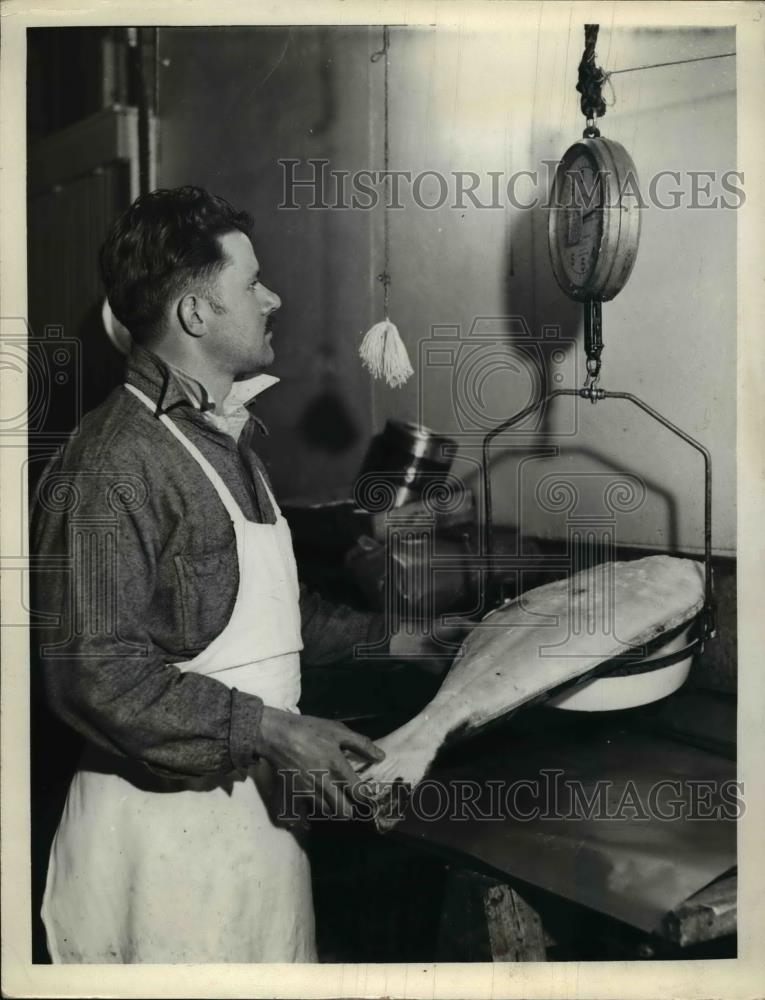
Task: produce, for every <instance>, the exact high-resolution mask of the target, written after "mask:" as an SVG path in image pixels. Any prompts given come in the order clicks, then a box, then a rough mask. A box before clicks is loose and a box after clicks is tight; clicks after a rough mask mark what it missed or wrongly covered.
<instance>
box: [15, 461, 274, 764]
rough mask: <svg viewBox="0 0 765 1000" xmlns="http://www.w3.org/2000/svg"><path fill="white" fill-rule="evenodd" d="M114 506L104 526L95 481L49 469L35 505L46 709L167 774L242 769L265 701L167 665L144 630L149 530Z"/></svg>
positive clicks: (138, 513) (145, 520)
mask: <svg viewBox="0 0 765 1000" xmlns="http://www.w3.org/2000/svg"><path fill="white" fill-rule="evenodd" d="M48 477H50V478H48ZM62 484H63V485H62ZM64 487H65V488H64ZM107 492H108V491H107ZM71 497H76V505H73V504H72V503H71V502H69V500H70V498H71ZM110 504H111V506H110V510H111V511H112V515H111V516H110V517H108V518H104V483H103V477H102V476H100V475H94V474H93V473H90V474H87V473H86V474H83V473H66V474H63V473H61V471H60V468H59V469H58V470H55V467H54V471H53V474H52V475H51V468H50V467H49V469H48V470H46V473H45V474H44V475H43V479H42V480H41V484H40V487H39V488H38V491H37V494H36V498H35V502H34V505H33V508H32V516H31V545H32V551H33V553H34V555H35V560H36V563H35V565H36V567H37V571H36V572H35V574H34V578H35V580H34V587H33V595H34V597H33V610H34V612H35V614H36V616H37V617H38V618H39V619H40V620H41V621H42V624H41V625H40V626H38V627H37V628H36V629H35V632H34V633H33V636H34V638H33V643H34V645H33V664H36V665H37V666H36V667H35V669H38V670H40V671H41V672H42V681H43V688H44V690H45V693H46V695H47V698H48V701H49V703H50V705H51V707H52V709H53V711H54V712H55V713H56V714H57V715H58V716H59V717H60V718H61V719H63V720H64V722H66V723H68V724H69V725H70V726H72V727H73V728H74V729H75V730H76V731H77V732H79V733H80V734H81V735H82V736H84V737H85V738H86V739H88V740H90V741H91V742H93V743H95V744H96V745H97V746H99V747H101V748H102V749H105V750H107V751H109V752H111V753H115V754H118V755H121V756H126V757H131V758H135V759H137V760H139V761H142V762H143V763H144V764H145V765H147V766H148V767H150V768H151V769H153V770H156V771H159V772H160V773H163V774H165V775H167V776H176V777H179V778H182V777H187V776H198V775H209V774H216V773H226V772H229V771H231V770H232V769H235V768H240V767H246V766H247V765H248V764H250V763H251V762H252V761H253V759H254V756H255V754H254V749H253V748H254V745H255V744H256V741H257V736H258V728H259V723H260V717H261V714H262V710H263V703H262V702H261V700H260V699H259V698H256V697H254V696H252V695H249V694H245V693H242V692H239V691H236V690H232V689H231V688H229V687H227V686H226V685H225V684H223V683H221V682H220V681H218V680H216V679H214V678H212V677H206V676H204V675H202V674H198V673H193V672H182V671H181V670H180V669H179V668H178V667H176V666H173V665H169V664H167V663H166V662H165V658H164V656H163V651H162V650H161V649H159V648H158V647H157V646H156V645H155V644H154V643H153V642H152V639H151V636H150V635H149V634H148V631H147V626H146V621H147V618H148V615H147V609H148V607H149V606H150V603H151V602H152V601H153V600H154V590H155V582H156V552H157V547H158V542H157V539H156V538H154V537H152V528H153V524H154V521H153V519H152V517H151V514H150V512H147V511H146V510H143V509H142V510H135V509H131V504H130V502H129V500H126V499H125V497H124V496H122V498H120V495H119V492H118V491H117V492H114V491H113V495H112V496H111V500H110ZM75 506H76V510H75ZM133 506H135V505H133ZM35 654H36V655H35Z"/></svg>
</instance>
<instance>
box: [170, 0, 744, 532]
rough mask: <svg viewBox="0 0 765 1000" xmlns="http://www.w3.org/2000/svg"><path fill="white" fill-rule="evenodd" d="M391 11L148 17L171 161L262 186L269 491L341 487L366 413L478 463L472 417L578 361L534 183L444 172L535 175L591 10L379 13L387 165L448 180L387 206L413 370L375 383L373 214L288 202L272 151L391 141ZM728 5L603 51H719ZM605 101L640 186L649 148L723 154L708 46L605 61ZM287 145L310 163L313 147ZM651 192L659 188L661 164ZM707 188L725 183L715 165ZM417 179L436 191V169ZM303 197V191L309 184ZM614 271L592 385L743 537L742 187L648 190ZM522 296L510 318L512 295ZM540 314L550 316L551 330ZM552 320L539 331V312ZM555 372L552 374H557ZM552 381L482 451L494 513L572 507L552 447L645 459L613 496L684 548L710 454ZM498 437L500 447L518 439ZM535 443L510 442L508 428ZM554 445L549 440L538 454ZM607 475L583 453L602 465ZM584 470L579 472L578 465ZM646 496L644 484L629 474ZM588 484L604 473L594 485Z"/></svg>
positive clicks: (574, 466) (245, 196) (657, 161)
mask: <svg viewBox="0 0 765 1000" xmlns="http://www.w3.org/2000/svg"><path fill="white" fill-rule="evenodd" d="M380 44H381V31H380V30H379V29H368V28H364V27H362V28H342V29H314V28H301V29H293V30H292V31H291V32H290V31H288V30H287V29H279V28H275V29H266V30H264V29H235V30H231V31H229V30H227V29H215V30H210V29H163V30H162V32H161V36H160V50H161V51H160V62H161V64H162V62H163V61H165V60H167V61H168V64H167V65H163V66H162V69H161V73H162V75H161V80H160V91H159V94H160V116H161V127H162V132H161V136H162V138H161V154H160V155H161V160H160V178H161V181H162V183H163V184H167V185H172V184H177V183H184V182H192V181H193V182H195V183H200V184H203V185H206V186H209V187H211V188H212V189H214V190H216V191H218V192H219V193H221V194H224V195H225V196H227V197H229V198H230V199H231V200H232V201H234V202H236V203H241V204H244V205H247V206H249V207H251V208H253V209H254V211H255V214H256V216H257V218H258V223H259V233H260V234H262V236H261V237H260V239H259V241H258V244H257V246H256V250H257V251H258V252H259V255H260V256H261V260H262V263H263V265H264V272H265V275H266V280H268V279H271V283H272V284H273V287H275V288H276V289H277V290H278V291H279V293H280V294H281V295H282V297H283V299H284V302H285V305H284V308H283V311H282V313H283V314H282V317H281V319H280V322H279V326H278V330H277V344H278V347H279V360H278V363H277V368H276V369H275V370H276V371H277V374H282V375H284V377H285V384H284V385H283V386H281V387H280V388H279V389H278V390H274V392H273V394H272V395H270V396H267V397H264V402H263V411H264V414H265V415H266V417H267V418H268V419H270V421H271V423H272V424H273V426H274V427H278V431H279V433H278V435H275V437H274V438H273V439H272V440H271V441H267V442H265V443H264V454H265V457H266V460H267V461H268V462H269V464H270V466H271V470H272V473H273V475H274V478H275V481H276V484H277V488H278V489H279V490H280V492H281V495H282V496H287V495H292V496H295V495H304V496H309V497H311V498H313V499H316V500H318V499H326V498H330V497H342V496H346V495H348V494H349V492H350V490H351V488H352V483H353V480H354V476H355V473H356V472H357V470H358V467H359V465H360V462H361V458H362V457H363V453H364V450H365V446H366V442H367V440H368V437H369V435H370V434H371V433H373V432H374V431H377V430H379V429H381V427H382V426H383V424H384V422H385V419H386V418H389V417H394V418H399V419H419V420H421V421H422V422H424V423H426V424H428V425H429V426H432V427H434V428H436V429H438V430H439V431H442V432H450V433H452V434H453V435H454V436H456V437H457V438H458V439H459V442H460V457H459V459H458V462H457V465H456V468H457V471H459V472H460V474H462V475H463V476H464V477H465V478H466V479H468V480H469V481H471V482H474V480H475V471H476V464H475V463H476V457H477V455H478V451H479V449H478V444H479V442H480V436H481V434H482V433H483V431H484V430H485V428H486V427H487V426H489V425H490V424H491V423H492V422H494V421H499V420H501V419H503V418H505V417H506V416H508V415H509V414H510V413H511V412H514V411H515V410H517V409H519V408H521V407H522V406H523V405H525V404H526V403H527V402H528V401H529V400H530V399H532V398H534V396H535V395H536V394H539V393H540V392H541V391H542V390H543V388H544V387H545V385H547V384H549V385H553V384H562V385H566V386H576V385H579V384H581V381H582V378H583V374H584V359H583V354H582V350H581V319H580V308H579V307H578V306H576V305H575V304H573V303H571V302H569V301H568V300H567V299H566V298H565V297H564V296H563V295H562V293H560V291H559V290H558V288H557V286H556V285H555V283H554V279H553V278H552V274H551V271H550V266H549V260H548V251H547V237H546V225H547V217H546V212H545V211H544V209H543V208H541V207H537V208H534V209H524V208H520V207H513V206H511V205H508V203H507V200H506V199H505V198H504V197H501V199H500V204H499V205H498V207H485V208H481V207H476V206H475V205H473V204H471V202H470V199H469V198H463V199H462V200H463V202H464V204H463V206H462V207H457V208H454V207H451V204H452V203H453V202H454V200H455V199H454V195H455V193H456V192H455V181H454V180H453V177H452V175H453V172H455V171H472V172H474V173H475V174H477V175H478V177H479V179H480V185H479V187H478V188H477V191H476V193H477V195H478V197H479V200H480V201H481V202H482V203H483V204H487V203H490V202H491V188H490V185H491V177H490V172H492V171H494V172H503V174H504V176H505V179H507V177H508V176H510V175H511V174H512V173H513V172H514V171H519V170H532V171H533V170H537V169H539V170H540V171H541V174H540V182H539V185H538V187H537V188H536V189H533V188H532V184H531V183H530V182H529V181H528V180H527V179H526V180H523V181H522V182H521V183H519V185H518V187H517V190H516V193H517V195H518V197H519V198H522V199H526V198H529V197H530V196H531V195H532V194H534V193H536V194H538V195H541V196H542V198H544V195H546V189H547V179H546V174H545V172H544V170H545V168H544V167H543V161H544V160H557V159H558V158H559V157H560V156H561V155H562V153H563V151H564V150H565V149H566V148H567V146H568V145H570V144H571V142H573V141H575V140H576V139H577V138H578V137H579V136H580V135H581V129H582V126H583V119H582V118H581V115H580V113H579V109H578V103H577V95H576V94H575V92H574V89H573V87H574V83H575V80H576V66H577V63H578V60H579V56H580V54H581V49H582V32H581V25H577V24H575V23H572V24H571V26H570V29H567V30H561V29H560V28H558V27H553V26H552V25H550V26H548V25H547V23H546V21H545V12H544V8H542V13H541V16H540V21H539V24H538V25H536V26H532V27H530V28H515V27H514V28H513V29H512V30H508V29H505V28H501V27H499V26H498V28H497V30H496V31H494V32H492V33H491V34H487V33H485V32H484V33H474V32H469V31H465V30H457V29H438V30H433V29H430V28H392V29H391V46H390V52H389V58H390V137H391V141H390V151H391V167H392V168H393V169H405V170H409V171H411V172H412V175H413V176H416V175H418V174H420V173H422V172H424V171H438V172H440V173H441V174H443V175H444V176H445V177H447V178H448V179H449V198H448V200H447V203H446V204H444V205H443V206H442V207H440V208H436V209H433V210H426V209H424V208H421V207H418V206H417V205H416V204H414V203H413V201H412V198H411V190H410V189H409V188H407V187H406V186H405V189H404V191H403V193H402V198H401V201H402V203H403V205H404V206H405V207H404V210H392V211H391V212H390V213H389V218H390V225H391V248H392V267H391V273H392V278H393V284H392V289H391V292H392V295H391V317H392V319H393V320H394V321H395V322H396V323H397V324H398V326H399V328H400V330H401V332H402V335H403V337H404V339H405V341H406V343H407V345H408V348H409V351H410V355H411V356H412V359H413V361H414V363H415V368H416V369H417V377H416V378H415V379H412V380H411V382H410V383H409V384H408V385H407V386H406V387H405V388H403V389H400V390H390V389H388V388H387V387H385V386H381V385H380V384H378V383H375V384H371V383H370V381H369V380H368V379H367V377H366V375H365V374H364V372H363V371H362V369H361V367H360V365H359V363H358V360H357V358H356V349H357V345H358V341H359V338H360V334H361V332H362V331H363V330H365V329H366V328H367V327H368V326H369V324H370V323H371V322H373V321H374V320H375V319H377V318H380V316H381V294H380V292H381V289H380V286H379V284H378V283H376V282H375V280H374V276H375V275H376V274H378V273H379V272H380V271H381V270H382V265H383V260H382V238H381V233H382V230H381V223H382V213H381V211H380V209H379V207H378V208H377V209H376V210H375V211H363V210H361V209H357V210H347V211H337V210H335V211H323V210H320V209H318V210H317V209H314V210H310V209H308V208H305V207H304V208H302V209H300V210H299V211H294V212H288V211H286V210H284V209H281V210H280V209H279V208H278V207H277V206H278V204H279V202H280V200H281V198H282V177H283V172H282V170H281V168H280V167H279V166H278V164H277V160H278V159H279V158H284V157H293V158H295V159H300V160H301V161H306V160H307V159H308V158H309V157H326V158H328V159H329V160H330V161H331V167H332V168H334V169H338V170H348V171H353V170H355V169H359V168H371V169H379V168H380V167H381V166H382V162H383V160H382V155H383V150H382V133H383V129H382V117H381V111H382V103H383V90H382V86H383V70H384V64H383V61H382V60H379V61H377V62H371V61H370V56H371V54H372V53H373V52H374V51H375V50H377V49H379V48H380ZM734 47H735V43H734V37H733V31H732V30H730V31H728V30H691V29H677V30H665V31H655V30H634V29H632V30H626V29H619V28H618V22H617V25H616V26H613V27H609V26H605V25H604V26H603V28H602V30H601V37H600V41H599V46H598V56H599V62H600V63H601V64H602V65H603V66H604V67H605V68H606V69H617V68H625V67H630V66H640V65H644V64H647V63H655V62H662V61H669V60H675V59H682V58H691V57H695V56H698V55H709V54H717V53H720V52H729V51H732V50H733V49H734ZM613 84H614V89H615V94H616V104H615V105H614V106H613V107H611V108H610V109H609V111H608V114H607V116H606V118H605V120H604V122H603V123H602V130H603V133H604V135H606V136H607V137H610V138H613V139H617V140H619V141H622V142H623V143H624V144H625V145H626V146H627V148H628V149H629V150H630V152H631V153H632V156H633V158H634V160H635V163H636V166H637V169H638V174H639V176H640V177H641V181H642V183H643V186H644V188H645V187H646V186H647V183H648V180H649V179H650V178H651V177H652V175H653V174H654V173H655V172H656V171H657V170H660V169H670V170H678V171H681V172H682V173H683V177H684V181H683V184H682V185H681V187H683V188H684V189H685V196H686V197H687V195H688V191H689V185H690V181H689V180H688V178H687V176H686V174H687V171H689V170H734V169H735V138H736V133H735V107H736V105H735V60H734V59H720V60H715V61H709V62H702V63H690V64H687V65H683V66H674V67H670V68H664V69H654V70H645V71H642V72H637V73H630V74H623V75H618V76H615V77H614V78H613ZM300 169H301V170H303V171H305V170H307V166H306V165H305V164H304V165H303V166H302V167H301V168H300ZM662 190H663V191H665V192H666V190H667V187H666V186H665V187H664V188H663V189H662ZM716 190H718V191H719V187H717V188H716ZM420 195H421V200H422V199H425V200H427V201H429V202H430V203H433V202H435V201H437V200H438V197H439V188H438V185H437V182H436V180H435V179H434V178H433V177H432V176H431V177H429V178H426V179H425V182H424V183H423V184H422V187H421V189H420ZM296 198H297V201H298V202H299V203H301V204H303V205H305V204H306V203H307V201H308V200H309V199H308V196H307V194H306V193H305V192H303V194H302V195H301V194H300V193H298V195H296ZM642 222H643V231H642V240H641V247H640V252H639V255H638V260H637V263H636V266H635V270H634V272H633V275H632V278H631V280H630V283H629V285H628V286H627V288H626V289H625V290H624V291H623V292H622V293H621V294H620V295H619V297H618V298H617V299H616V300H614V301H613V302H612V303H609V304H606V305H605V306H604V335H605V342H606V349H605V352H604V371H603V380H602V384H603V385H604V386H605V387H606V388H611V389H622V390H628V391H632V392H634V393H636V394H637V395H640V396H641V397H642V398H644V399H645V400H646V402H647V403H649V404H650V405H651V406H654V407H655V408H657V409H658V410H660V411H661V412H663V413H664V414H665V415H666V416H667V417H668V418H669V419H671V420H672V421H674V422H676V423H677V424H679V425H680V426H681V427H682V428H684V429H685V430H686V431H688V432H689V433H690V434H692V435H694V436H696V437H698V438H699V439H700V440H701V441H702V443H703V444H705V445H706V446H707V447H708V448H709V449H710V451H711V452H712V455H713V461H714V472H715V479H714V497H713V499H714V511H715V517H714V533H715V534H714V538H715V547H716V549H717V550H718V551H722V552H731V551H733V550H734V547H735V360H736V359H735V315H736V312H735V310H736V304H735V302H736V300H735V252H736V248H735V238H736V230H735V224H736V219H735V212H733V211H730V210H725V209H716V210H715V209H707V210H701V209H695V210H694V209H687V208H686V209H678V210H674V211H664V210H661V209H660V208H656V207H654V206H649V207H648V208H646V209H645V210H644V212H643V219H642ZM509 316H511V317H516V319H515V320H513V321H511V320H509V319H508V318H507V317H509ZM545 327H548V328H550V329H548V330H547V331H545ZM545 333H547V334H548V335H547V336H545ZM556 375H560V376H562V381H561V382H559V383H558V382H553V381H552V380H553V379H554V378H555V376H556ZM570 402H571V401H568V400H567V401H564V402H563V403H560V402H558V403H556V404H554V405H553V407H551V408H550V410H549V411H548V412H546V413H543V414H542V415H541V419H540V421H539V423H538V424H536V425H534V426H531V427H529V428H528V429H527V430H528V432H527V433H526V434H524V435H522V436H519V435H516V436H514V438H513V439H512V441H511V440H510V439H509V438H503V439H502V441H501V442H499V443H498V445H497V449H496V455H495V461H494V479H493V481H494V483H495V489H496V504H497V514H498V517H499V519H500V520H505V521H515V522H519V523H520V524H521V526H522V527H523V528H525V529H526V530H528V531H531V532H533V533H536V534H541V535H550V536H556V535H560V534H564V533H565V516H564V515H563V514H558V515H556V514H553V513H552V512H551V511H550V510H546V511H545V510H542V509H541V508H540V504H539V502H538V499H537V489H538V486H539V482H540V479H541V478H542V477H543V476H545V475H548V474H549V473H551V472H560V471H563V472H568V473H573V472H577V473H580V472H587V473H596V474H605V475H606V476H609V477H613V475H614V474H618V475H621V476H622V478H623V477H624V476H625V475H628V476H632V477H637V478H638V480H639V481H640V482H641V483H642V484H643V486H644V488H645V497H644V499H643V500H642V502H641V503H640V504H639V506H638V509H637V510H636V511H633V512H631V513H630V514H628V515H624V516H623V517H621V518H620V519H619V521H618V537H619V539H620V540H621V541H623V542H624V543H625V544H636V545H658V546H668V547H679V548H684V549H688V550H694V549H697V548H698V545H699V544H700V542H701V537H702V536H701V529H702V520H701V518H702V492H701V482H702V480H701V462H700V460H699V459H698V457H697V456H696V454H695V453H692V452H688V451H687V449H686V448H685V447H684V446H682V445H681V444H680V443H679V442H676V441H675V439H674V438H672V437H671V436H670V435H668V434H667V433H666V432H663V431H662V430H661V429H660V428H658V425H654V424H653V423H652V422H650V421H648V419H647V418H646V417H645V416H643V415H642V414H641V413H640V412H639V411H637V410H632V409H630V408H629V407H628V405H627V404H622V403H616V402H610V401H609V402H607V403H602V404H598V406H596V407H592V406H590V405H589V404H581V405H579V406H578V407H574V406H573V404H571V405H569V404H570ZM511 444H512V446H513V447H512V448H511V447H510V445H511ZM521 446H524V447H525V452H523V454H522V457H523V458H524V459H526V460H525V461H521V460H520V458H521V456H519V454H518V449H519V448H521ZM540 448H541V449H543V450H545V449H546V452H545V453H546V454H547V453H549V451H550V449H551V448H552V449H558V450H559V452H560V453H559V455H558V457H557V458H556V459H555V462H554V463H553V462H552V461H551V460H550V458H546V459H540V458H539V457H534V455H535V454H536V453H537V452H538V451H539V450H540ZM604 481H605V480H603V479H602V478H600V479H599V478H597V476H590V477H589V479H588V480H587V482H588V483H589V484H590V485H591V484H593V483H595V484H596V485H597V488H598V490H600V486H601V484H602V482H604ZM580 485H581V483H580ZM637 489H638V499H640V489H641V487H640V486H639V485H638V487H637ZM601 499H602V498H601V497H600V496H598V497H597V498H596V500H597V502H598V503H600V502H601Z"/></svg>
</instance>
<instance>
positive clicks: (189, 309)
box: [178, 292, 207, 337]
mask: <svg viewBox="0 0 765 1000" xmlns="http://www.w3.org/2000/svg"><path fill="white" fill-rule="evenodd" d="M203 310H204V303H203V301H202V299H200V298H199V296H198V295H194V294H193V293H191V292H189V294H188V295H184V296H183V298H182V299H181V300H180V301H179V302H178V320H179V322H180V324H181V326H182V327H183V329H184V331H185V332H186V333H188V334H189V335H190V336H192V337H202V336H204V334H205V332H206V329H207V328H206V325H205V320H204V315H203Z"/></svg>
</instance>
